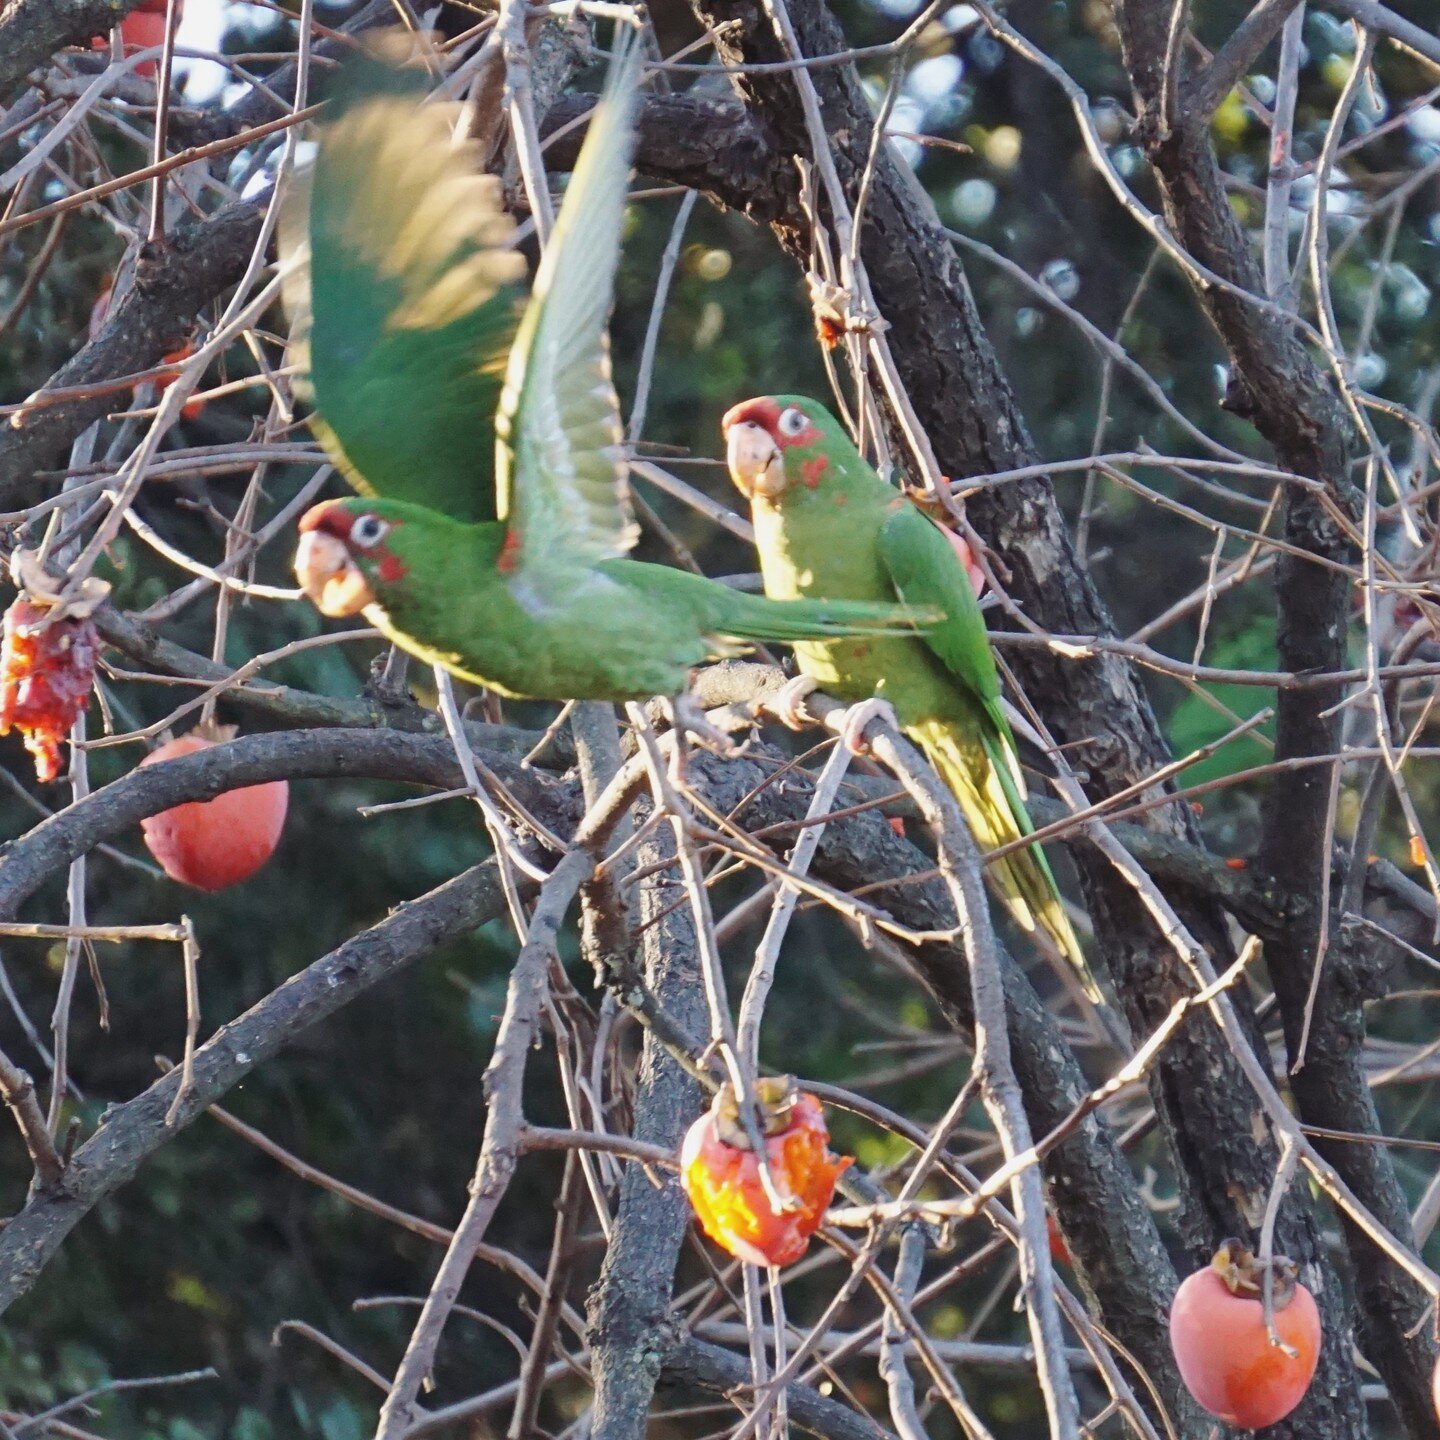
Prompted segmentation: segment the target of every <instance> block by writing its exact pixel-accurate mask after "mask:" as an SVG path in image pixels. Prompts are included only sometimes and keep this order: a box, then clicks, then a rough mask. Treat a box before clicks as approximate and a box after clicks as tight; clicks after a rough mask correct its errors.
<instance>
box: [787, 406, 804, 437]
mask: <svg viewBox="0 0 1440 1440" xmlns="http://www.w3.org/2000/svg"><path fill="white" fill-rule="evenodd" d="M809 423H810V422H809V420H807V419H806V418H805V412H804V411H803V410H799V409H797V408H796V407H795V406H794V405H791V406H790V407H789V408H788V409H785V410H782V411H781V412H780V433H781V434H782V435H799V434H801V433H802V432H803V431H804V429H805V427H806V426H807V425H808V424H809Z"/></svg>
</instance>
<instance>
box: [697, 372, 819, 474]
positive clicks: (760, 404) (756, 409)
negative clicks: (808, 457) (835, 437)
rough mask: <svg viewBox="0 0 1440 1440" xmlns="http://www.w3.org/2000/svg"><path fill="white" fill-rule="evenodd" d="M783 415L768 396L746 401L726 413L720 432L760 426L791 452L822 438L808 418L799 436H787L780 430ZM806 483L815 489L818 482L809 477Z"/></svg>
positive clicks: (782, 447)
mask: <svg viewBox="0 0 1440 1440" xmlns="http://www.w3.org/2000/svg"><path fill="white" fill-rule="evenodd" d="M783 413H784V409H782V407H781V406H780V405H778V404H777V403H776V402H775V401H774V400H773V399H772V398H771V397H770V396H768V395H763V396H761V397H760V398H759V399H757V400H744V401H742V402H741V403H740V404H739V405H732V406H731V407H730V409H729V410H727V411H726V412H725V415H724V418H723V419H722V420H721V421H720V430H721V433H722V434H728V433H729V430H730V427H731V426H732V425H743V424H747V423H748V424H751V425H758V426H759V427H760V428H761V429H762V430H764V431H765V432H766V433H767V434H768V435H769V436H770V438H771V439H772V440H773V441H774V442H775V443H776V445H778V446H779V447H780V449H782V450H791V449H794V447H795V446H797V445H813V444H814V443H815V441H817V440H818V439H819V438H820V432H819V430H817V429H816V428H815V426H814V424H813V423H812V422H811V420H810V418H809V417H808V416H807V417H806V420H805V428H804V429H803V430H802V431H801V432H800V433H799V434H798V435H786V434H785V433H784V432H783V431H782V430H781V429H780V416H781V415H782V414H783ZM802 413H803V412H802ZM805 483H806V484H807V485H809V486H810V487H811V488H812V489H813V488H814V487H815V485H816V483H818V482H817V481H812V480H810V479H809V478H808V477H807V478H806V481H805Z"/></svg>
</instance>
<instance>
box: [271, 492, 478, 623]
mask: <svg viewBox="0 0 1440 1440" xmlns="http://www.w3.org/2000/svg"><path fill="white" fill-rule="evenodd" d="M455 524H456V522H455V521H453V520H447V519H446V517H445V516H443V515H436V514H435V513H434V512H433V511H430V510H426V509H424V508H423V507H422V506H419V505H410V504H407V503H406V502H404V501H401V500H371V499H367V498H365V497H363V496H355V497H353V498H351V499H347V500H327V501H325V502H324V504H322V505H315V506H313V507H312V508H311V509H309V510H307V511H306V512H305V514H304V515H302V516H301V517H300V545H299V547H298V549H297V550H296V551H295V576H296V578H297V579H298V580H299V581H300V587H301V589H303V590H304V592H305V593H306V595H308V596H309V597H310V599H311V600H313V601H314V602H315V606H316V608H317V609H318V610H319V611H320V613H321V614H322V615H332V616H342V615H358V614H359V613H360V612H361V611H362V610H365V609H367V608H368V607H369V606H371V605H379V606H381V607H382V608H384V609H388V608H389V604H390V601H391V599H392V598H393V597H394V595H395V593H396V587H397V586H400V585H402V584H403V583H404V581H405V577H406V576H407V575H408V574H409V573H410V571H411V569H412V568H413V567H414V564H415V562H416V559H417V558H418V557H419V556H420V555H421V554H423V552H424V549H425V546H426V544H427V543H429V542H431V541H433V539H434V532H435V531H436V529H437V527H445V526H453V525H455Z"/></svg>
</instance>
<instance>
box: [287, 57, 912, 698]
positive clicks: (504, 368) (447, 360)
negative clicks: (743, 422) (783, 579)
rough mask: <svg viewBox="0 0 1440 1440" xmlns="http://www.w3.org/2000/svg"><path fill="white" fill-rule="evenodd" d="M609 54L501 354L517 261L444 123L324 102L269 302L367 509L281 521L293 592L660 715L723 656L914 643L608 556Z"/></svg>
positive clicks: (625, 122)
mask: <svg viewBox="0 0 1440 1440" xmlns="http://www.w3.org/2000/svg"><path fill="white" fill-rule="evenodd" d="M619 51H620V58H619V59H617V61H616V62H615V63H614V64H612V66H611V69H610V75H609V77H608V80H607V82H606V86H605V90H604V93H603V95H602V97H601V100H600V103H599V105H598V108H597V109H596V111H595V113H594V116H593V118H592V120H591V122H590V127H589V132H588V134H587V135H586V138H585V143H584V145H583V147H582V149H581V153H580V157H579V160H578V162H577V164H576V167H575V171H574V174H573V176H572V177H571V181H570V185H569V188H568V190H567V192H566V196H565V202H564V204H563V206H562V207H561V211H560V215H559V218H558V220H557V221H556V224H555V228H554V232H553V234H552V235H551V237H550V241H549V244H548V245H547V246H546V248H545V253H544V257H543V259H542V260H541V262H540V266H539V269H538V270H537V272H536V275H535V281H534V285H533V288H532V291H531V294H530V298H529V301H528V303H527V304H526V305H525V307H524V310H523V313H522V314H521V316H520V319H519V323H518V325H517V326H515V327H514V329H513V335H512V330H511V318H510V317H511V316H512V314H513V307H514V286H515V283H516V281H517V279H518V277H519V274H520V269H521V266H520V262H519V257H518V256H517V255H515V254H514V252H513V251H511V250H509V249H507V248H505V247H506V246H507V245H508V244H509V243H510V241H511V240H512V238H513V237H512V228H513V227H512V225H511V222H510V221H509V219H508V218H507V217H505V216H504V215H503V212H502V211H501V210H500V195H499V191H498V189H497V187H496V185H495V182H494V181H493V180H492V179H491V178H490V177H488V176H485V175H481V174H478V173H477V172H476V166H477V157H476V152H475V147H473V146H468V145H466V144H465V143H461V144H459V145H456V144H454V143H452V140H451V126H452V123H453V121H454V119H455V112H456V107H453V106H450V107H446V106H439V105H433V104H421V103H419V102H418V98H417V97H416V96H415V95H414V94H413V93H409V94H407V93H406V90H405V87H404V85H403V83H401V82H399V81H395V80H389V81H386V82H384V83H381V84H378V85H376V84H374V82H371V81H370V80H369V79H368V78H367V77H366V76H365V75H363V74H362V75H361V77H360V82H359V83H358V84H352V85H351V87H350V88H349V89H348V91H346V92H344V94H343V98H342V102H341V106H340V109H339V113H338V115H337V116H336V118H335V119H334V120H333V121H332V122H330V123H329V124H328V125H327V126H326V127H325V128H324V130H323V131H322V133H321V137H320V143H319V150H318V154H317V158H316V161H315V165H314V173H313V177H312V178H311V180H310V183H309V187H308V204H305V203H304V202H303V201H302V210H303V212H304V215H303V217H302V219H303V223H302V222H292V223H291V224H290V225H289V226H288V227H287V230H286V231H285V232H284V233H283V234H282V249H284V250H286V251H287V252H288V254H287V256H286V260H287V263H289V264H291V265H293V267H294V268H295V270H296V271H297V272H298V271H303V270H304V268H305V256H304V255H303V253H301V252H302V247H303V245H304V244H305V243H306V241H305V236H306V235H307V234H308V245H309V252H310V253H309V264H308V268H309V279H308V281H300V282H297V283H296V284H295V285H294V286H293V287H292V294H295V295H297V296H298V299H297V300H296V302H295V303H296V304H297V305H298V307H299V309H298V314H297V318H296V329H297V331H298V333H299V338H300V340H301V342H302V349H301V352H300V353H301V354H302V356H303V354H304V350H305V349H308V352H309V353H308V366H309V371H310V375H311V377H312V383H313V386H314V396H315V403H316V408H317V411H318V415H319V425H318V429H319V433H320V435H321V438H322V441H323V442H324V443H325V445H326V446H327V448H328V449H330V451H331V453H332V454H333V455H334V456H335V458H336V461H337V463H338V464H340V465H341V466H342V467H343V468H344V469H345V470H346V471H347V473H348V474H350V475H351V477H352V479H353V480H354V481H355V483H356V484H357V486H358V487H359V488H361V489H362V490H364V491H366V492H371V493H373V494H374V495H375V496H377V497H378V498H374V499H372V498H369V494H368V493H367V495H366V496H365V497H360V498H353V499H346V500H332V501H327V502H325V503H324V504H321V505H317V506H315V507H314V508H313V509H311V510H310V511H308V512H307V513H306V514H305V515H304V516H303V517H302V519H301V522H300V532H301V536H300V544H299V548H298V550H297V552H296V558H295V569H296V574H297V576H298V577H299V580H300V583H301V586H302V587H303V589H304V590H305V592H306V594H307V595H309V597H310V598H311V599H312V600H313V601H314V602H315V604H316V605H317V606H318V607H319V608H320V610H321V611H322V612H323V613H324V614H326V615H332V616H344V615H353V614H357V613H363V614H364V615H365V617H366V618H367V619H368V620H369V621H370V622H371V623H372V624H374V625H375V626H376V627H377V628H379V629H380V630H381V631H382V632H383V633H384V634H385V635H386V636H387V637H388V638H389V639H390V640H392V641H393V642H394V643H395V644H396V645H398V646H399V647H400V648H401V649H403V650H405V651H407V652H408V653H410V654H412V655H415V656H417V657H419V658H420V659H423V660H425V661H428V662H430V663H431V664H439V665H442V666H444V667H445V668H446V669H447V670H449V671H451V672H452V673H454V674H456V675H459V676H461V677H463V678H464V679H467V680H471V681H474V682H475V683H477V684H481V685H485V686H487V687H489V688H490V689H492V690H496V691H498V692H499V693H501V694H502V695H507V696H512V697H518V698H530V699H556V700H561V699H563V700H570V699H575V700H587V699H593V700H614V701H623V700H632V699H642V698H645V697H648V696H651V695H663V696H667V697H672V696H676V695H678V694H681V693H682V692H683V691H684V689H685V684H686V679H687V676H688V672H689V670H690V669H691V668H692V667H694V666H696V665H698V664H700V663H701V662H702V661H704V660H706V659H707V658H710V657H713V656H716V655H724V654H730V653H734V652H735V650H737V649H738V648H743V646H744V645H745V644H746V643H747V642H756V641H782V642H794V641H796V640H804V639H818V638H821V637H836V636H843V635H855V634H865V633H894V632H896V631H900V630H904V631H913V626H914V618H915V617H913V616H912V613H911V611H910V610H909V609H907V608H906V607H903V606H900V605H896V604H894V603H885V604H864V603H850V602H844V601H835V602H831V601H825V602H818V601H797V602H790V603H783V604H782V603H780V602H778V601H774V600H770V599H766V598H765V597H763V596H759V595H747V594H744V593H742V592H740V591H736V590H732V589H730V588H728V587H726V586H723V585H720V584H717V583H716V582H714V581H711V580H707V579H704V578H703V577H701V576H698V575H692V574H689V573H686V572H684V571H680V570H674V569H671V568H669V567H667V566H662V565H649V564H641V563H638V562H635V561H631V560H627V559H624V558H622V557H623V556H624V554H625V552H626V551H627V550H629V549H630V547H631V546H632V545H633V544H634V542H635V538H636V533H637V532H636V527H635V525H634V522H633V520H632V519H631V515H630V507H629V500H628V491H627V489H626V466H625V460H624V450H623V446H622V439H623V432H622V430H621V425H620V414H619V405H618V402H617V399H616V396H615V390H614V386H613V384H612V381H611V377H610V356H609V348H608V334H607V325H608V319H609V311H610V306H611V295H612V288H613V284H614V277H615V270H616V266H617V264H618V261H619V253H620V236H621V226H622V223H623V219H624V211H625V204H626V198H627V191H628V183H629V168H630V152H631V131H632V115H633V110H634V104H635V85H636V80H635V75H636V66H637V62H636V59H635V52H634V50H633V47H630V46H626V45H623V44H622V45H621V46H620V47H619ZM372 65H373V62H372ZM367 84H370V85H371V86H372V90H371V93H369V94H368V95H367V94H366V93H365V86H366V85H367ZM287 234H288V236H289V237H290V239H289V240H286V239H285V235H287ZM297 237H298V238H297ZM292 246H293V247H294V248H293V249H292V248H291V247H292ZM506 341H508V342H509V343H508V347H507V348H506V349H505V351H504V353H502V351H501V350H500V349H498V348H497V347H499V346H501V345H502V343H503V342H506ZM487 505H488V507H489V508H488V511H487V509H486V507H487ZM928 618H930V619H937V618H938V612H936V614H934V615H932V616H930V617H928Z"/></svg>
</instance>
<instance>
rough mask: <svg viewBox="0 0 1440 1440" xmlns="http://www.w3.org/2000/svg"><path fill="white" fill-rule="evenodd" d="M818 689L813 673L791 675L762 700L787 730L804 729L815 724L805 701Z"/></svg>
mask: <svg viewBox="0 0 1440 1440" xmlns="http://www.w3.org/2000/svg"><path fill="white" fill-rule="evenodd" d="M817 689H819V682H818V681H817V680H816V679H815V677H814V676H813V675H792V676H791V677H790V679H788V680H787V681H786V682H785V683H784V684H783V685H782V686H781V687H780V688H779V689H778V690H777V691H776V692H775V693H774V694H773V695H772V696H770V697H769V698H768V699H767V700H765V701H763V702H762V705H761V708H762V709H764V710H767V711H769V713H770V714H771V715H773V716H774V717H775V718H776V719H777V720H778V721H779V722H780V723H781V724H782V725H783V726H785V728H786V729H787V730H806V729H808V728H809V727H810V726H811V725H813V724H815V723H816V722H815V717H814V716H813V715H811V714H810V712H809V711H808V710H806V708H805V701H806V700H807V699H808V698H809V697H810V696H811V695H813V694H814V693H815V691H816V690H817Z"/></svg>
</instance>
